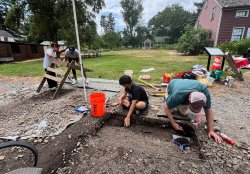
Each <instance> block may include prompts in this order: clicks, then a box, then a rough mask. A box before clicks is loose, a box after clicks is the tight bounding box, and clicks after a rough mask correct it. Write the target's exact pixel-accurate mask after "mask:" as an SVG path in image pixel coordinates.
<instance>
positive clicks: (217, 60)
mask: <svg viewBox="0 0 250 174" xmlns="http://www.w3.org/2000/svg"><path fill="white" fill-rule="evenodd" d="M221 62H222V57H221V56H215V60H214V63H213V66H212V71H213V70H215V69H221Z"/></svg>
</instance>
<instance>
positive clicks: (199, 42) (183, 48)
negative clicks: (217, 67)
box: [177, 26, 213, 55]
mask: <svg viewBox="0 0 250 174" xmlns="http://www.w3.org/2000/svg"><path fill="white" fill-rule="evenodd" d="M211 35H212V34H211V32H210V31H209V30H206V29H202V28H199V29H195V28H193V27H191V26H186V27H185V33H184V34H183V35H182V36H181V37H180V39H179V41H178V44H177V50H178V51H179V52H182V53H186V54H188V55H197V54H200V53H202V52H203V50H204V47H211V46H213V41H212V39H211Z"/></svg>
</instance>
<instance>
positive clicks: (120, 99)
mask: <svg viewBox="0 0 250 174" xmlns="http://www.w3.org/2000/svg"><path fill="white" fill-rule="evenodd" d="M126 96H127V93H126V92H124V93H123V94H122V95H121V96H120V97H119V104H120V105H121V104H122V100H124V99H125V98H126Z"/></svg>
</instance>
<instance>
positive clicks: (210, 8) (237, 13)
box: [195, 0, 250, 45]
mask: <svg viewBox="0 0 250 174" xmlns="http://www.w3.org/2000/svg"><path fill="white" fill-rule="evenodd" d="M249 11H250V0H205V2H204V6H203V8H202V10H201V12H200V15H199V17H198V19H197V21H196V24H195V27H196V28H199V27H201V28H206V29H209V30H211V32H212V38H213V40H214V45H217V44H219V43H223V42H229V41H239V40H241V39H243V38H250V14H249Z"/></svg>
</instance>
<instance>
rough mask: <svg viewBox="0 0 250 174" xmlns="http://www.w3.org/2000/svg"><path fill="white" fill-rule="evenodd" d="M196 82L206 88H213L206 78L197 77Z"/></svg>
mask: <svg viewBox="0 0 250 174" xmlns="http://www.w3.org/2000/svg"><path fill="white" fill-rule="evenodd" d="M197 81H199V82H201V83H202V84H204V85H206V86H207V87H211V86H213V84H212V83H210V82H209V81H208V79H207V78H202V77H198V79H197Z"/></svg>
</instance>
